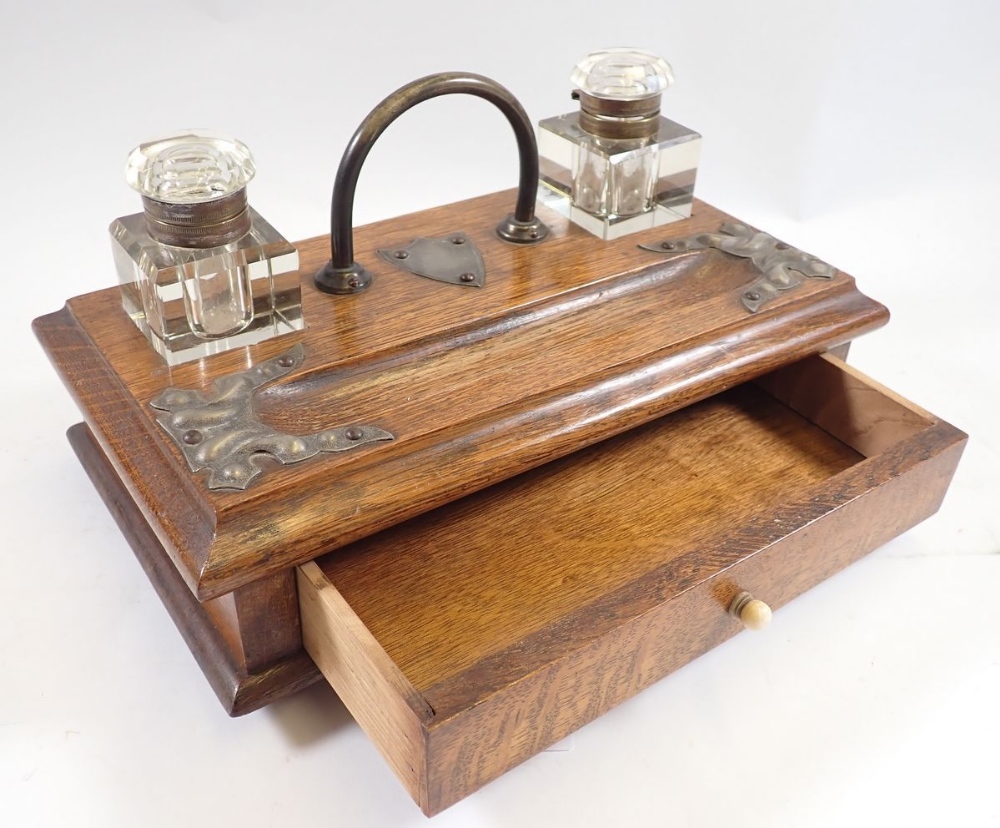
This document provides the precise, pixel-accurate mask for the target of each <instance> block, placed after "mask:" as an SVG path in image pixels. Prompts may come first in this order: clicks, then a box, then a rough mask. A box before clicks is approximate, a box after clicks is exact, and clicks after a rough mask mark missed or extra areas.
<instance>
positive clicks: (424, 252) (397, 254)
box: [378, 233, 486, 287]
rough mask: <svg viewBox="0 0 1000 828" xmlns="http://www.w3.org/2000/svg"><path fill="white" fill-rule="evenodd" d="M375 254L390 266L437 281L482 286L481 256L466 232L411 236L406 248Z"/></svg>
mask: <svg viewBox="0 0 1000 828" xmlns="http://www.w3.org/2000/svg"><path fill="white" fill-rule="evenodd" d="M378 254H379V256H381V257H382V258H383V259H385V260H386V261H387V262H388V263H389V264H391V265H395V266H396V267H398V268H401V269H403V270H405V271H408V272H409V273H413V274H415V275H417V276H423V277H425V278H427V279H434V280H435V281H437V282H447V283H448V284H449V285H465V286H467V287H482V286H483V284H484V282H485V281H486V264H485V263H484V262H483V256H482V254H481V253H480V252H479V249H478V248H477V247H476V245H475V244H474V243H473V241H472V239H470V238H469V237H468V236H467V235H465V233H449V234H448V235H447V236H445V237H444V238H441V239H424V238H419V239H414V240H413V241H412V242H410V243H409V244H408V245H407V246H406V247H398V248H394V249H380V250H379V251H378Z"/></svg>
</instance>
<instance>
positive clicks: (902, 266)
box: [0, 0, 1000, 828]
mask: <svg viewBox="0 0 1000 828" xmlns="http://www.w3.org/2000/svg"><path fill="white" fill-rule="evenodd" d="M511 12H515V13H517V12H520V13H521V14H522V15H523V16H521V17H514V16H510V13H511ZM998 32H1000V13H998V7H997V5H996V3H995V2H992V1H991V0H979V2H976V1H975V0H954V2H950V3H943V2H942V3H932V2H921V1H920V0H916V1H915V2H895V1H894V0H866V2H861V0H844V2H827V3H822V4H820V3H803V2H794V0H758V2H755V3H747V4H744V3H737V2H733V1H732V0H728V1H727V0H720V2H714V3H691V2H676V0H659V1H658V2H632V3H621V4H609V3H590V2H583V0H581V2H580V3H579V4H576V5H573V4H570V3H566V2H549V3H536V4H533V5H528V4H499V3H473V2H469V0H466V1H465V2H444V1H443V0H434V1H433V2H423V3H402V2H397V3H393V4H389V3H378V2H369V3H365V4H357V5H351V6H347V5H344V4H339V3H319V2H313V3H299V2H294V1H293V0H288V1H287V2H283V3H267V2H260V0H243V1H242V2H235V0H215V2H194V0H187V1H186V2H185V1H184V0H174V2H169V3H168V2H140V0H135V2H132V3H126V2H100V0H95V2H90V3H81V4H65V5H63V4H56V3H45V2H35V3H20V2H14V0H2V9H0V39H2V46H3V48H2V49H0V112H2V116H0V117H2V121H0V122H2V124H3V129H2V130H0V158H2V165H0V188H2V189H0V218H2V221H0V228H2V231H0V232H2V235H0V239H2V251H3V252H2V259H0V261H2V268H3V274H4V278H3V281H2V285H3V287H4V289H5V290H6V291H7V295H8V299H7V300H6V301H5V302H3V303H0V337H2V348H3V349H2V353H3V354H4V355H5V356H6V360H5V363H4V364H5V368H6V370H5V372H4V379H2V380H0V388H2V389H3V390H2V392H0V395H2V400H3V405H2V406H0V481H2V484H3V486H2V493H3V498H2V500H0V510H2V511H0V514H2V518H3V527H4V532H3V535H2V540H0V547H2V551H0V664H2V667H0V671H2V674H0V823H2V824H4V825H10V826H28V825H39V826H51V825H73V826H91V825H93V826H105V828H106V827H107V826H136V825H144V826H146V825H149V826H154V825H155V826H160V825H163V826H172V825H178V824H185V825H191V826H197V825H248V826H265V825H274V826H300V825H301V826H311V825H337V826H341V825H343V826H397V825H412V826H420V825H423V824H424V818H423V817H422V816H421V815H420V814H419V812H418V810H417V809H416V807H415V806H414V805H412V803H411V802H410V801H409V799H408V797H407V795H406V794H405V793H404V792H403V789H402V787H401V786H399V785H398V784H397V782H396V781H395V779H394V778H393V776H392V775H391V773H390V771H389V770H388V768H387V767H386V766H385V765H384V763H383V762H382V761H381V759H380V758H379V756H378V754H377V753H376V751H375V750H374V748H373V747H372V746H371V745H370V743H369V742H368V741H367V739H366V737H365V736H364V734H363V733H361V731H360V730H359V729H358V728H357V726H356V725H355V724H354V723H353V721H352V720H351V718H350V716H349V715H348V714H347V712H346V711H345V710H344V708H343V706H342V705H341V704H340V702H339V701H338V700H337V699H336V697H335V696H334V695H333V693H332V692H331V691H329V690H326V689H324V688H322V687H317V688H314V689H312V690H309V691H306V692H305V693H303V694H301V695H300V696H298V697H296V698H293V699H289V700H286V701H283V702H281V703H278V704H276V705H274V706H273V707H271V708H269V709H267V710H264V711H262V712H259V713H256V714H253V715H251V716H249V717H246V718H243V719H239V720H230V719H228V718H227V717H226V716H225V715H224V713H223V712H222V710H221V708H220V707H219V705H218V703H217V701H216V700H215V698H214V696H213V694H212V692H211V690H210V689H209V687H208V685H207V683H206V682H205V680H204V679H203V677H202V675H201V672H200V671H199V670H198V668H197V667H196V665H195V663H194V661H193V659H192V658H191V656H190V655H189V653H188V652H187V650H186V648H185V646H184V644H183V642H182V641H181V638H180V636H179V635H178V634H177V632H176V631H175V630H174V628H173V626H172V624H171V622H170V620H169V618H168V617H167V615H166V612H165V611H164V609H163V608H162V606H161V605H160V604H159V602H158V600H157V598H156V597H155V595H154V593H153V591H152V588H151V587H150V585H149V584H148V582H147V581H146V580H145V578H144V576H143V575H142V573H141V571H140V569H139V566H138V564H137V563H136V562H135V560H134V559H133V557H132V555H131V552H130V551H129V549H128V548H127V546H126V544H125V542H124V541H123V540H122V539H121V537H120V535H119V534H118V532H117V530H116V528H115V527H114V525H113V523H112V521H111V518H110V517H109V516H108V514H107V513H106V511H105V509H104V507H103V505H102V504H101V502H100V501H99V499H98V497H97V495H96V494H95V493H94V492H93V490H92V489H91V486H90V485H89V483H88V482H87V480H86V478H85V476H84V474H83V472H82V471H81V470H80V469H79V467H78V465H77V463H76V460H75V458H74V456H73V455H72V453H71V451H70V449H69V447H68V445H67V444H66V443H65V441H64V439H63V437H62V435H63V432H64V430H65V429H66V428H67V427H68V426H69V425H70V424H72V423H74V422H76V421H77V419H78V417H77V415H76V413H75V411H74V407H73V405H72V403H71V401H70V400H69V397H68V395H67V394H66V393H65V392H64V391H63V389H62V388H61V386H60V383H59V381H58V379H57V378H56V376H55V374H54V372H53V371H52V370H51V369H50V367H49V366H48V364H47V361H46V359H45V357H44V356H43V354H42V352H41V349H40V348H39V347H38V346H37V344H36V343H35V342H34V341H33V339H32V337H31V335H30V331H29V324H30V321H31V319H32V318H33V317H35V316H38V315H40V314H42V313H47V312H50V311H53V310H56V309H57V308H58V307H60V306H61V305H62V303H63V301H64V300H65V299H66V298H67V297H69V296H72V295H77V294H80V293H85V292H87V291H90V290H95V289H99V288H103V287H106V286H109V285H111V284H112V283H113V281H114V272H113V268H112V263H111V257H110V250H109V247H108V242H107V238H106V227H107V224H108V222H109V221H110V220H111V219H112V218H114V217H115V216H118V215H123V214H126V213H131V212H135V211H136V210H137V209H138V202H137V197H136V196H135V194H134V193H132V191H131V190H129V189H128V188H127V187H126V185H125V183H124V179H123V176H122V168H123V164H124V159H125V156H126V155H127V153H128V151H129V150H130V149H131V148H132V146H133V145H134V144H136V143H137V142H139V141H140V140H143V139H146V138H148V137H151V136H156V135H158V134H162V133H165V132H169V131H172V130H174V129H176V128H178V127H187V126H207V127H212V128H215V129H218V130H220V131H223V132H225V133H230V134H234V135H237V136H239V137H240V138H242V139H243V140H245V141H246V142H247V143H248V144H249V145H250V147H251V148H252V150H253V151H254V153H255V155H256V158H257V161H258V166H259V170H260V171H259V175H258V178H257V179H256V180H255V181H254V183H253V184H252V185H251V200H252V202H253V203H254V205H255V206H256V207H257V208H258V209H259V210H260V212H261V213H263V214H264V215H265V216H266V217H267V218H268V220H269V221H271V222H272V223H273V224H274V225H275V226H276V227H277V228H278V229H279V230H280V231H282V232H283V233H284V234H285V235H286V236H287V237H288V238H290V239H298V238H303V237H306V236H311V235H317V234H320V233H324V232H327V228H328V210H329V197H330V189H331V186H332V181H333V172H334V170H335V168H336V165H337V162H338V161H339V158H340V154H341V152H342V150H343V147H344V145H345V144H346V142H347V139H348V138H349V136H350V134H351V132H352V131H353V130H354V128H355V127H356V125H357V124H358V123H359V121H360V120H361V118H362V117H363V116H364V115H365V113H366V112H367V111H368V110H369V109H370V108H371V107H372V106H373V105H374V104H375V103H376V102H377V101H378V100H379V99H381V98H382V97H383V96H384V95H385V94H387V93H389V92H390V91H392V90H393V89H395V88H396V87H398V86H400V85H402V84H403V83H405V82H407V81H409V80H411V79H413V78H416V77H418V76H420V75H422V74H426V73H429V72H433V71H442V70H449V69H466V70H470V71H475V72H479V73H482V74H485V75H488V76H491V77H494V78H496V79H497V80H499V81H500V82H501V83H503V84H505V85H506V86H508V87H509V88H510V89H511V90H512V91H513V92H514V93H515V94H516V95H518V96H519V97H520V99H521V100H522V102H523V103H524V105H525V107H526V109H527V110H528V112H529V113H530V114H531V116H532V118H533V120H536V121H537V120H538V119H540V118H542V117H545V116H548V115H551V114H557V113H560V112H563V111H567V110H568V109H570V108H571V104H570V101H569V99H568V93H569V89H570V87H569V83H568V74H569V70H570V68H571V67H572V65H573V63H574V62H575V61H576V60H577V59H578V58H579V57H581V56H582V55H583V54H585V53H586V52H587V51H589V50H591V49H594V48H599V47H603V46H608V45H622V44H628V45H637V46H642V47H644V48H647V49H650V50H652V51H656V52H658V53H661V54H663V55H664V56H665V57H667V59H668V60H670V61H671V62H672V63H673V66H674V69H675V72H676V75H677V84H676V86H675V87H674V89H672V90H671V91H670V92H669V93H668V94H667V98H666V103H665V106H666V109H667V112H668V113H669V114H670V116H671V117H673V118H675V119H676V120H678V121H680V122H682V123H684V124H687V125H690V126H692V127H694V128H696V129H698V130H700V131H701V132H702V133H703V134H704V135H705V137H706V142H705V148H704V153H703V158H702V167H701V174H700V177H699V183H698V190H697V193H698V195H699V196H700V197H701V198H703V199H706V200H708V201H710V202H712V203H714V204H716V205H718V206H719V207H722V208H723V209H725V210H727V211H729V212H731V213H734V214H736V215H738V216H740V217H741V218H744V219H746V220H747V221H748V222H750V223H753V224H755V225H758V226H760V227H762V228H764V229H766V230H768V231H769V232H772V233H773V234H775V235H778V236H780V237H782V238H784V239H786V240H788V241H789V242H791V243H793V244H795V245H796V246H798V247H801V248H803V249H805V250H808V251H810V252H811V253H814V254H816V255H817V256H819V257H821V258H823V259H825V260H827V261H829V262H831V263H833V264H835V265H837V266H838V267H841V268H843V269H844V270H847V271H848V272H850V273H852V274H854V275H855V276H856V277H857V278H858V281H859V283H860V285H861V287H862V289H863V290H864V291H865V292H867V293H869V294H871V295H872V296H874V297H875V298H877V299H879V300H881V301H883V302H884V303H886V304H887V305H888V306H889V307H890V309H891V310H892V311H893V314H894V318H893V321H892V322H891V323H890V325H889V326H888V327H887V328H885V329H883V330H881V331H879V332H877V333H875V334H873V335H871V336H869V337H867V338H866V339H863V340H861V341H860V342H858V343H857V344H856V345H855V347H854V349H853V351H852V361H853V362H854V363H855V364H856V365H857V366H858V367H860V368H861V369H862V370H864V371H866V372H867V373H870V374H872V375H874V376H875V377H876V378H877V379H879V380H880V381H882V382H884V383H886V384H887V385H889V386H890V387H892V388H893V389H895V390H897V391H899V392H900V393H902V394H904V395H906V396H908V397H910V398H911V399H913V400H914V401H916V402H917V403H919V404H920V405H922V406H925V407H926V408H928V409H930V410H932V411H934V412H936V413H938V414H940V415H942V416H944V417H945V418H947V419H949V420H951V421H952V422H954V423H955V424H956V425H958V426H959V427H961V428H964V429H965V430H967V431H969V432H970V433H971V435H972V440H971V443H970V447H969V449H968V451H967V453H966V457H965V459H964V461H963V464H962V466H961V467H960V469H959V473H958V476H957V477H956V480H955V484H954V487H953V489H952V491H951V493H950V494H949V496H948V499H947V500H946V502H945V505H944V507H943V509H942V511H941V512H940V513H939V514H938V515H937V516H936V517H934V518H933V519H932V520H930V521H929V522H928V523H926V524H924V525H922V526H920V527H918V528H917V529H915V530H913V531H911V532H910V533H908V534H907V535H905V536H904V537H902V538H901V539H899V540H897V541H895V542H893V543H891V544H890V545H888V546H887V547H886V548H884V549H882V550H880V551H879V552H877V553H875V554H874V555H872V556H871V557H869V558H868V559H866V560H864V561H863V562H861V563H859V564H858V565H856V566H854V567H852V568H851V569H850V570H849V571H847V572H845V573H843V574H841V575H839V576H837V577H835V578H834V579H832V580H831V581H830V582H828V583H826V584H824V585H822V586H820V587H819V588H817V589H816V590H814V591H812V592H811V593H809V594H808V595H807V596H805V597H803V598H801V599H799V600H798V601H796V602H794V603H793V604H792V605H790V606H788V607H787V608H785V609H783V610H782V611H781V612H780V613H778V615H777V616H776V618H775V621H774V623H773V625H772V627H771V629H770V630H769V631H768V632H767V633H766V634H762V635H756V636H751V635H743V636H739V637H737V638H736V639H735V640H733V641H732V642H730V643H728V644H726V645H724V646H723V647H720V648H719V649H718V650H716V651H714V652H712V653H710V654H709V655H707V656H705V657H703V658H701V659H699V660H698V661H697V662H695V663H693V664H691V665H689V666H688V667H686V668H684V669H683V670H681V671H680V672H678V673H676V674H674V675H673V676H671V677H669V678H667V679H665V680H664V681H662V682H660V683H659V684H658V685H656V686H655V687H653V688H651V689H650V690H648V691H646V692H645V693H643V694H642V695H641V696H640V697H638V698H636V699H634V700H632V701H630V702H628V703H626V704H624V705H622V706H621V707H619V708H618V709H616V710H615V711H613V712H612V713H610V714H609V715H607V716H605V717H604V718H603V719H601V720H600V721H598V722H596V723H594V724H592V725H590V726H588V727H586V728H584V729H583V730H581V731H580V732H578V733H577V734H576V735H575V736H574V737H573V738H572V739H570V740H568V742H567V743H565V744H563V745H562V746H561V748H562V749H561V750H558V751H552V752H548V753H544V754H542V755H540V756H538V757H536V758H534V759H532V760H530V761H529V762H527V763H526V764H524V765H522V766H521V767H519V768H518V769H516V770H514V771H512V772H511V773H509V774H507V775H506V776H505V777H503V778H502V779H501V780H499V781H498V782H496V783H494V784H492V785H490V786H488V787H487V788H486V789H484V790H483V791H482V792H480V793H479V794H476V795H474V796H473V797H471V798H470V799H467V800H465V801H464V802H462V803H460V804H459V805H457V806H455V807H454V808H452V809H451V810H449V811H447V812H445V813H444V814H443V815H441V816H439V817H438V818H436V820H435V823H434V824H435V825H438V826H442V828H443V827H444V826H463V828H464V827H465V826H534V825H538V826H542V825H545V826H552V825H559V826H562V825H566V826H584V825H609V824H611V825H670V826H688V825H690V826H719V825H723V824H726V825H737V824H739V825H745V826H768V827H769V828H773V826H812V828H816V827H817V826H840V825H843V824H845V823H848V822H850V823H851V824H854V825H901V824H909V825H917V826H923V825H927V826H931V825H933V826H937V825H941V824H947V825H962V826H979V825H988V824H996V823H997V822H998V821H1000V804H998V795H997V787H996V785H997V782H996V778H997V770H998V763H997V758H996V745H997V744H998V743H1000V713H998V705H997V698H998V693H1000V610H998V609H997V606H998V602H997V600H996V595H997V590H998V587H1000V554H998V553H1000V517H998V513H1000V508H998V507H1000V485H998V478H997V473H996V468H997V461H998V442H997V441H998V429H997V422H998V420H997V413H996V412H997V403H998V401H1000V399H998V397H1000V393H998V392H1000V388H998V386H1000V383H998V373H1000V372H998V369H997V365H996V363H997V346H998V345H1000V336H998V333H997V332H998V323H997V319H998V314H1000V288H998V271H1000V266H998V264H997V261H998V254H997V245H996V243H995V239H996V237H997V227H998V223H1000V222H998V220H1000V207H998V206H997V205H998V199H997V190H998V185H1000V174H998V172H997V170H998V165H997V162H996V158H995V155H996V144H997V138H996V135H997V132H998V127H1000V120H998V115H997V112H998V101H1000V58H998V57H997V55H998V49H997V47H996V44H995V41H996V37H997V34H998ZM515 170H516V153H515V149H514V142H513V140H512V137H511V135H510V133H509V131H508V129H507V127H506V125H505V124H504V123H503V120H502V118H501V117H500V116H499V114H498V113H496V112H495V111H494V110H493V109H492V108H491V107H489V106H488V105H487V104H485V103H483V102H481V101H476V100H472V99H457V98H456V99H442V100H439V101H434V102H431V103H428V104H425V105H423V106H421V107H420V108H418V109H417V110H416V111H414V112H411V113H408V114H407V115H406V116H405V117H404V118H403V119H402V120H401V121H399V122H398V123H396V124H395V125H393V127H392V128H391V130H390V131H389V132H388V133H387V134H386V136H385V137H384V138H383V139H382V140H381V141H380V142H379V144H378V146H377V147H376V149H375V150H374V152H373V153H372V155H371V157H370V159H369V161H368V162H367V164H366V165H365V168H364V173H363V174H362V179H361V184H360V189H359V194H358V202H357V211H356V219H357V221H358V223H359V224H360V223H365V222H368V221H372V220H375V219H378V218H384V217H389V216H393V215H397V214H401V213H404V212H409V211H412V210H414V209H419V208H423V207H427V206H431V205H434V204H439V203H445V202H449V201H454V200H456V199H459V198H465V197H469V196H473V195H477V194H480V193H484V192H489V191H492V190H496V189H501V188H506V187H510V186H513V184H514V183H515Z"/></svg>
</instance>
